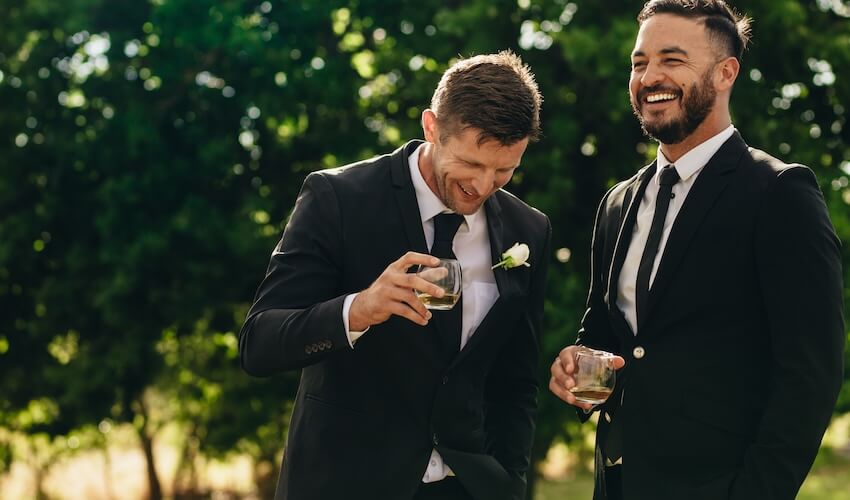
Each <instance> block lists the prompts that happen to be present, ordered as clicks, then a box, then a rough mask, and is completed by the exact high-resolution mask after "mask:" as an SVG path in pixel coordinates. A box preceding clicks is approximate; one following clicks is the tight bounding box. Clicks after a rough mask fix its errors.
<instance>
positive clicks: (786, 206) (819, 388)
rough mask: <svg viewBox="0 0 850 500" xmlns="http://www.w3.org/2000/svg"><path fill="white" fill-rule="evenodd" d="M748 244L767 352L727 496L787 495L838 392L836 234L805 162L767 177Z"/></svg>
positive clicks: (840, 337) (773, 498) (840, 328)
mask: <svg viewBox="0 0 850 500" xmlns="http://www.w3.org/2000/svg"><path fill="white" fill-rule="evenodd" d="M755 245H756V255H757V256H758V259H757V262H755V263H754V264H755V266H756V268H757V271H758V275H759V280H760V286H761V290H762V297H763V300H764V304H763V307H764V311H765V313H766V316H767V319H768V328H769V331H770V344H769V345H768V346H766V349H767V350H768V352H769V354H770V356H771V358H772V362H771V367H770V373H769V374H765V375H766V377H765V380H767V381H769V384H768V385H767V386H766V387H764V388H763V390H765V391H768V393H767V406H766V410H765V412H764V414H763V417H762V420H761V423H760V425H759V428H758V433H757V435H756V436H755V440H754V442H753V443H752V445H751V446H750V447H749V449H748V450H747V453H746V456H745V460H744V463H743V466H742V469H741V470H740V472H739V474H738V475H737V478H736V479H735V482H734V483H733V486H732V491H731V498H732V499H734V500H744V499H752V498H760V499H763V500H778V499H793V498H794V497H795V495H796V494H797V491H798V490H799V488H800V486H801V484H802V483H803V480H804V479H805V476H806V474H807V473H808V471H809V469H810V468H811V465H812V462H813V461H814V459H815V456H816V454H817V451H818V447H819V445H820V442H821V438H822V436H823V433H824V431H825V429H826V427H827V425H828V423H829V419H830V416H831V414H832V411H833V408H834V405H835V402H836V399H837V397H838V391H839V389H840V387H841V382H842V378H843V375H842V371H843V353H844V336H845V332H844V320H843V317H842V314H843V313H842V309H843V299H842V292H843V286H842V271H841V258H840V242H839V241H838V238H837V237H836V236H835V232H834V230H833V228H832V224H831V223H830V220H829V216H828V214H827V209H826V205H825V203H824V200H823V195H822V194H821V192H820V189H819V188H818V186H817V181H816V179H815V177H814V175H813V174H812V172H811V171H810V170H809V169H808V168H805V167H801V166H795V167H791V168H789V169H786V170H784V171H782V172H780V173H779V175H778V176H777V177H776V179H775V180H774V181H773V184H772V186H771V187H770V188H769V191H768V193H767V196H766V199H765V202H764V205H763V206H762V207H761V210H760V213H759V219H758V221H757V226H756V236H755Z"/></svg>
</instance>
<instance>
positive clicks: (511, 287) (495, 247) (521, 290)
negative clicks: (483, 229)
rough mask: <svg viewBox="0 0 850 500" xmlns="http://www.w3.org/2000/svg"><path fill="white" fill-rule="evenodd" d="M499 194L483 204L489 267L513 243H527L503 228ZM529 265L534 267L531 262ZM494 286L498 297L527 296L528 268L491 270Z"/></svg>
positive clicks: (529, 278) (529, 277) (496, 261)
mask: <svg viewBox="0 0 850 500" xmlns="http://www.w3.org/2000/svg"><path fill="white" fill-rule="evenodd" d="M498 195H499V193H496V194H494V195H493V196H491V197H490V198H488V199H487V201H486V202H484V211H485V213H486V214H487V233H488V236H489V239H490V260H491V262H492V264H491V265H495V264H497V263H498V262H499V261H500V260H502V253H503V252H504V251H505V250H507V249H508V248H510V247H511V246H512V245H513V244H514V243H527V242H522V241H518V236H516V233H515V231H512V228H510V227H505V224H504V221H503V220H502V216H501V214H502V207H501V204H500V203H499V200H498V199H497V196H498ZM529 264H531V265H534V263H533V262H529ZM493 276H494V277H495V279H496V286H497V287H498V288H499V297H505V298H509V297H516V296H524V295H527V293H528V292H527V290H528V284H529V282H530V280H531V272H530V268H528V267H525V266H520V267H515V268H512V269H504V268H502V267H499V268H496V269H493Z"/></svg>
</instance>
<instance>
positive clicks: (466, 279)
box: [342, 146, 499, 483]
mask: <svg viewBox="0 0 850 500" xmlns="http://www.w3.org/2000/svg"><path fill="white" fill-rule="evenodd" d="M421 150H422V146H419V147H418V148H416V150H415V151H414V152H413V153H412V154H411V155H410V157H408V164H409V166H410V177H411V179H412V181H413V188H414V191H415V193H416V203H417V204H418V205H419V216H420V219H421V222H422V231H423V232H424V234H425V242H426V244H427V245H428V248H431V245H433V243H434V220H433V218H434V216H436V215H439V214H441V213H443V212H451V210H450V209H448V208H447V207H446V206H445V205H444V204H443V202H442V201H441V200H440V199H439V198H438V197H437V195H435V194H434V192H433V191H431V188H430V187H428V184H427V183H426V182H425V179H424V178H423V177H422V172H420V171H419V152H420V151H421ZM463 219H464V221H463V222H462V223H461V225H460V227H459V228H458V230H457V234H456V235H455V237H454V240H453V244H452V250H453V251H454V254H455V256H456V257H457V260H458V262H460V267H461V273H462V275H463V288H462V291H461V296H462V298H463V300H462V301H461V303H462V304H463V312H462V320H461V336H460V348H461V349H463V347H464V346H465V345H466V343H467V342H468V341H469V338H470V337H471V336H472V334H473V333H474V332H475V329H476V328H478V325H479V324H480V323H481V321H482V320H483V319H484V316H486V315H487V312H488V311H490V308H491V307H493V304H495V303H496V300H497V299H498V298H499V289H498V288H497V287H496V278H495V276H494V275H493V270H492V269H490V266H491V265H492V262H491V259H490V234H489V233H488V232H487V214H486V212H485V211H484V207H483V206H482V207H481V208H479V209H478V211H476V212H475V213H473V214H472V215H464V216H463ZM356 295H357V294H351V295H349V296H348V297H346V298H345V301H344V303H343V308H342V317H343V324H344V325H345V330H346V332H348V338H349V342H351V345H352V348H353V347H354V343H355V342H356V341H357V339H358V338H359V337H360V336H362V335H363V334H364V333H366V331H365V330H364V331H363V332H352V331H350V330H349V328H348V313H349V310H350V309H351V303H352V302H353V301H354V297H355V296H356ZM367 330H368V329H367ZM449 475H454V474H453V473H452V471H451V469H449V467H448V465H446V464H444V463H443V459H442V457H440V454H439V453H437V450H432V451H431V459H430V460H429V461H428V468H427V469H426V470H425V474H424V475H423V477H422V482H425V483H430V482H434V481H439V480H442V479H444V478H445V477H446V476H449Z"/></svg>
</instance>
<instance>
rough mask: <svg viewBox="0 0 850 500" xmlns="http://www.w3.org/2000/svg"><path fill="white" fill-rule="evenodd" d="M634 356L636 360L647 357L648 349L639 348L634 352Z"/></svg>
mask: <svg viewBox="0 0 850 500" xmlns="http://www.w3.org/2000/svg"><path fill="white" fill-rule="evenodd" d="M632 355H633V356H634V357H635V359H641V358H643V357H644V356H646V349H644V348H643V347H641V346H637V347H635V348H634V350H633V351H632Z"/></svg>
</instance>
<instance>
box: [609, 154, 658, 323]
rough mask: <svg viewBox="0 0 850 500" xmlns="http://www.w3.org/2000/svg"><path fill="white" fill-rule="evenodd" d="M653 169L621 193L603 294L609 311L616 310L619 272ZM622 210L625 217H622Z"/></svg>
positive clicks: (652, 166) (649, 169) (645, 170)
mask: <svg viewBox="0 0 850 500" xmlns="http://www.w3.org/2000/svg"><path fill="white" fill-rule="evenodd" d="M655 168H656V163H655V162H652V163H651V164H650V165H649V166H647V167H646V168H644V170H643V172H641V173H640V174H639V175H638V176H637V178H636V179H635V180H634V181H633V182H632V184H631V185H630V186H629V187H628V188H626V191H625V193H623V203H622V205H621V208H620V214H621V217H620V220H619V231H618V232H617V243H616V245H615V247H614V258H613V260H612V262H611V268H610V269H609V270H608V287H607V288H606V290H607V292H606V293H605V302H606V303H607V304H608V309H609V310H610V311H615V310H616V308H617V283H618V282H619V281H620V271H621V270H622V269H623V263H624V262H625V260H626V253H628V250H629V244H630V243H631V241H632V234H633V233H634V228H635V221H636V220H637V212H638V208H640V202H641V200H642V199H643V193H644V192H645V191H646V186H647V185H648V184H649V181H650V179H652V176H653V175H654V174H655ZM626 207H628V208H626ZM624 210H625V217H622V214H623V211H624Z"/></svg>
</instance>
